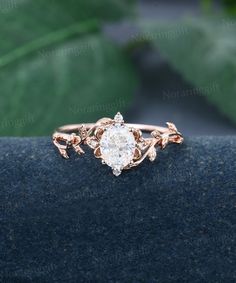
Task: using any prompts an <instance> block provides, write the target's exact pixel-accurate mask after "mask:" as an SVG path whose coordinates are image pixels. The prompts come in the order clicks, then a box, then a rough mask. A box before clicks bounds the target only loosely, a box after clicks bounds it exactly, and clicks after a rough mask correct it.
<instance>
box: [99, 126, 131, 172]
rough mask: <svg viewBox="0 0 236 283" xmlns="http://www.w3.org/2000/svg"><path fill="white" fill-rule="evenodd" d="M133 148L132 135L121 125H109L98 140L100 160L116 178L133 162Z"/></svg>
mask: <svg viewBox="0 0 236 283" xmlns="http://www.w3.org/2000/svg"><path fill="white" fill-rule="evenodd" d="M135 146H136V142H135V138H134V135H133V134H132V132H130V129H129V128H128V127H126V126H125V125H122V124H115V125H111V126H110V127H109V128H107V129H106V131H105V132H104V134H103V135H102V137H101V140H100V149H101V154H102V158H103V160H104V161H105V163H106V164H107V165H108V166H110V167H111V168H112V169H113V173H114V174H115V175H116V176H118V175H119V174H120V173H121V171H122V169H124V168H125V167H126V166H127V165H129V164H130V162H131V161H132V160H133V158H134V153H135Z"/></svg>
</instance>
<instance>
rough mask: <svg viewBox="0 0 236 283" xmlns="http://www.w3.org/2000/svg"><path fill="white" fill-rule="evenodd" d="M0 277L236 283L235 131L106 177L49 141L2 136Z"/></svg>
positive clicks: (190, 141) (88, 157) (89, 159)
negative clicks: (63, 154) (63, 155)
mask: <svg viewBox="0 0 236 283" xmlns="http://www.w3.org/2000/svg"><path fill="white" fill-rule="evenodd" d="M0 152H1V156H0V185H1V186H0V187H1V189H0V231H1V233H0V282H7V283H10V282H18V283H19V282H22V283H29V282H32V283H37V282H49V283H53V282H57V283H58V282H67V283H70V282H76V283H78V282H122V283H123V282H134V283H137V282H147V283H153V282H214V283H216V282H220V283H222V282H235V281H236V271H235V264H236V250H235V247H236V239H235V235H236V210H235V204H236V175H235V172H236V160H235V156H236V137H225V138H221V137H217V138H216V137H194V138H193V137H192V138H186V141H185V143H184V144H183V145H181V146H178V145H172V146H169V147H168V148H167V149H166V150H165V151H163V152H160V153H159V156H158V160H157V161H156V162H154V163H150V162H148V161H147V162H144V164H143V165H141V166H140V167H139V168H137V169H134V170H131V171H127V172H125V173H123V174H122V175H121V176H120V177H118V178H117V177H114V176H113V175H112V173H111V171H110V169H109V168H108V167H107V166H102V165H101V164H100V161H99V160H96V159H95V158H94V157H93V155H92V153H91V152H90V153H89V152H87V153H86V154H85V155H84V156H82V157H79V156H76V155H75V154H74V153H72V156H71V159H69V160H64V159H62V158H61V157H60V156H59V154H58V152H57V150H56V149H55V148H54V146H53V145H52V143H51V141H50V139H49V138H40V139H37V138H35V139H0Z"/></svg>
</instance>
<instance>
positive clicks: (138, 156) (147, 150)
mask: <svg viewBox="0 0 236 283" xmlns="http://www.w3.org/2000/svg"><path fill="white" fill-rule="evenodd" d="M115 123H116V121H115V120H114V119H110V118H103V119H100V120H99V121H98V122H97V123H95V124H94V125H93V126H91V127H90V128H89V129H87V128H86V126H85V125H82V126H80V127H78V129H77V130H76V131H74V132H73V133H63V132H60V131H59V132H56V133H54V135H53V143H54V145H55V146H56V147H57V148H58V150H59V152H60V154H61V156H62V157H64V158H66V159H68V158H69V150H70V149H73V150H74V151H75V152H76V153H78V154H79V155H81V154H84V153H85V152H84V150H83V149H82V147H81V146H83V145H88V146H89V147H90V148H91V149H92V150H93V151H94V155H95V157H96V158H100V159H102V162H103V163H104V160H103V157H102V154H101V149H100V140H101V137H102V135H103V134H104V132H105V131H106V130H107V128H108V127H109V126H111V125H113V124H115ZM122 123H123V124H124V122H123V121H122ZM124 125H125V124H124ZM129 130H130V132H132V133H133V135H134V138H135V142H136V146H135V152H134V157H133V160H132V161H131V162H130V164H129V165H127V166H126V167H125V168H124V169H130V168H132V167H135V166H138V165H139V164H140V163H141V162H142V161H143V160H144V159H146V158H148V159H149V160H150V161H152V162H153V161H154V160H155V159H156V157H157V149H158V148H159V149H164V148H165V147H166V146H167V145H168V144H169V143H176V144H181V143H182V142H183V140H184V139H183V136H182V134H181V133H180V132H179V131H178V129H177V128H176V126H175V125H174V124H173V123H167V128H166V129H165V131H164V132H161V131H159V130H158V127H157V129H155V130H154V131H152V132H151V133H150V136H149V137H144V134H143V132H142V131H141V130H140V129H137V128H132V127H129Z"/></svg>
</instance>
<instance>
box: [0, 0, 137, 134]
mask: <svg viewBox="0 0 236 283" xmlns="http://www.w3.org/2000/svg"><path fill="white" fill-rule="evenodd" d="M132 3H133V1H113V0H110V1H109V0H101V1H95V0H89V1H82V0H77V1H75V0H69V1H61V0H57V1H50V0H49V1H46V0H39V1H37V2H35V1H32V0H30V1H29V0H28V1H27V0H19V4H17V5H16V6H14V7H11V9H10V10H9V11H8V12H6V13H5V14H3V15H1V17H0V133H1V135H2V136H3V135H11V136H16V135H18V136H19V135H21V136H22V135H25V136H26V135H27V136H29V135H48V134H51V133H52V131H53V130H54V129H55V128H56V127H58V126H60V125H62V124H66V123H78V122H88V121H96V119H99V118H101V117H103V116H104V115H113V114H114V113H115V112H117V111H122V110H124V109H126V107H127V106H128V105H129V103H130V100H131V98H132V92H133V91H134V88H135V86H136V75H135V72H134V70H133V67H132V65H131V64H130V62H129V59H128V58H127V57H126V54H124V53H123V52H122V50H121V49H120V48H119V47H118V46H116V45H114V43H112V42H111V41H110V40H108V39H106V38H105V37H104V36H103V35H102V32H101V31H100V30H101V24H102V22H104V21H106V20H116V19H119V18H121V17H122V16H124V15H126V14H127V9H128V10H130V8H131V6H132V5H131V4H132ZM107 9H108V10H107ZM108 11H109V13H108ZM6 23H8V24H6Z"/></svg>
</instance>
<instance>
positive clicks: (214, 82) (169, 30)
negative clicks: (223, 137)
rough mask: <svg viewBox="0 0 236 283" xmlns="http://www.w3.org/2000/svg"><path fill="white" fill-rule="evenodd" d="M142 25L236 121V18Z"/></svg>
mask: <svg viewBox="0 0 236 283" xmlns="http://www.w3.org/2000/svg"><path fill="white" fill-rule="evenodd" d="M141 27H142V30H143V31H144V32H143V36H144V37H147V38H148V39H149V40H151V41H152V42H153V43H154V44H155V46H156V47H157V48H158V49H159V50H160V52H161V53H162V54H163V56H164V57H165V58H166V59H167V61H168V62H169V63H170V64H171V65H172V66H173V67H174V68H175V69H176V70H177V71H178V72H179V73H181V74H182V75H183V77H184V78H185V79H186V80H188V81H189V82H190V83H192V84H193V85H194V86H196V88H195V89H196V90H199V92H202V93H203V94H205V96H206V97H207V99H208V100H209V101H210V102H212V103H213V104H214V105H216V106H217V107H218V109H219V110H220V111H222V112H223V113H224V114H225V115H226V116H228V117H229V118H231V119H232V120H233V121H235V122H236V83H235V78H236V29H235V22H234V21H232V20H230V19H198V20H193V19H192V20H186V21H184V22H181V23H173V24H172V25H170V24H164V23H157V22H149V23H142V24H141ZM183 91H184V90H183ZM189 95H191V93H189ZM192 95H196V91H194V90H193V92H192Z"/></svg>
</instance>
